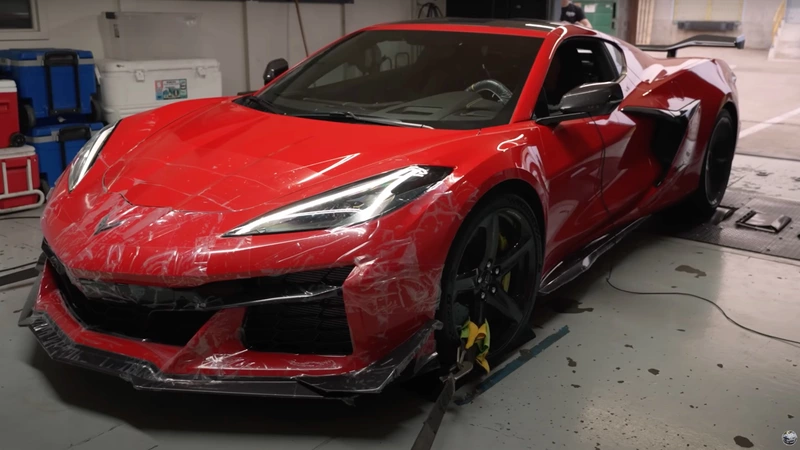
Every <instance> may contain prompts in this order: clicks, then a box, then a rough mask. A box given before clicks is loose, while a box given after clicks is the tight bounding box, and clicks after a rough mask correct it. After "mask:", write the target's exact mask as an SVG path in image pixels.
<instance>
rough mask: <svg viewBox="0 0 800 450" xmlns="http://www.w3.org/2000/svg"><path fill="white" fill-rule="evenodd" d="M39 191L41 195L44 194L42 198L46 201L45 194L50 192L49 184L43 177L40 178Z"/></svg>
mask: <svg viewBox="0 0 800 450" xmlns="http://www.w3.org/2000/svg"><path fill="white" fill-rule="evenodd" d="M39 190H40V191H42V194H44V198H45V199H46V198H47V194H48V193H49V192H50V183H48V182H47V180H45V179H44V177H41V178H40V181H39Z"/></svg>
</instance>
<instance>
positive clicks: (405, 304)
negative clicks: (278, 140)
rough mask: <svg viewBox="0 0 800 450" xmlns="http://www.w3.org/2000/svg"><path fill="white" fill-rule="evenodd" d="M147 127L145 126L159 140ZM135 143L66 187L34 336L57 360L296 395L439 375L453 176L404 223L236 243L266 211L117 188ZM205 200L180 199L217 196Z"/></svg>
mask: <svg viewBox="0 0 800 450" xmlns="http://www.w3.org/2000/svg"><path fill="white" fill-rule="evenodd" d="M146 119H147V116H144V118H139V119H138V120H137V121H136V124H135V126H136V127H137V128H136V129H135V130H133V131H135V132H139V131H145V132H148V133H150V132H153V131H154V130H153V127H155V121H153V122H149V121H148V120H146ZM126 125H127V124H126V123H125V121H123V122H121V125H120V128H122V129H123V130H124V128H123V127H125V126H126ZM130 126H131V125H128V127H130ZM142 128H144V130H142ZM128 131H130V128H129V129H128ZM135 132H128V133H119V137H118V136H117V135H115V136H114V137H115V139H116V140H115V141H114V146H113V148H112V147H111V146H109V147H108V148H106V149H104V150H103V152H102V153H101V155H100V157H99V158H98V159H97V161H96V162H95V163H94V167H93V168H92V170H91V171H89V172H88V175H87V177H86V179H85V180H83V181H81V182H80V184H79V185H78V187H77V188H76V191H75V192H73V193H69V192H68V189H67V187H66V186H65V185H66V183H65V182H61V183H59V184H58V185H57V186H56V187H55V188H54V191H53V195H52V196H51V198H50V201H49V204H48V207H47V209H46V210H45V213H44V215H43V218H42V225H43V233H44V236H45V242H44V244H43V250H44V254H45V255H46V257H47V262H46V264H45V265H44V266H43V272H42V274H41V276H40V280H39V282H37V283H36V286H35V287H34V289H33V291H32V292H31V297H30V299H29V304H28V305H27V307H26V310H25V311H23V313H22V316H21V319H20V325H21V326H29V327H30V328H31V329H32V330H33V332H34V334H35V335H36V337H37V338H38V339H39V341H40V343H41V344H42V346H43V347H44V349H45V350H46V351H47V352H48V354H50V356H51V357H53V358H54V359H57V360H59V361H63V362H67V363H71V364H75V365H79V366H84V367H88V368H92V369H95V370H100V371H103V372H107V373H111V374H115V375H118V376H120V377H122V378H123V379H126V380H128V381H129V382H131V383H132V384H133V385H134V386H135V387H136V388H138V389H150V390H197V391H206V392H222V393H234V394H252V395H265V396H291V397H319V396H324V397H334V398H349V397H352V396H354V395H357V394H362V393H375V392H380V391H381V390H382V389H383V388H384V387H385V386H386V385H387V384H388V383H389V382H391V381H392V380H394V379H395V378H397V377H399V376H401V375H407V374H414V373H416V372H418V371H420V370H422V369H423V368H424V366H427V368H430V367H432V366H431V365H429V363H434V362H435V360H436V358H435V356H436V346H435V342H434V340H433V331H434V330H436V329H440V328H441V323H440V322H438V321H436V320H434V316H435V312H436V308H437V304H438V300H439V295H440V279H441V273H442V270H443V261H444V260H445V256H446V252H447V248H448V245H447V243H446V242H442V240H441V234H442V232H444V233H446V234H452V233H453V232H454V231H455V230H456V229H457V224H458V223H459V222H460V221H461V220H462V218H463V212H462V211H460V210H459V208H460V207H463V204H464V203H463V202H462V201H461V200H459V201H456V200H455V199H454V195H456V194H455V193H454V192H452V190H451V181H452V180H450V179H449V178H448V179H443V180H442V181H441V182H437V183H435V184H434V185H433V186H432V187H431V188H430V189H429V190H428V191H426V192H425V193H424V194H422V195H421V196H420V197H418V198H417V199H416V200H415V201H414V202H413V204H411V205H409V206H408V207H406V208H405V209H404V210H403V214H388V215H385V216H381V217H378V218H376V219H374V220H370V221H366V222H364V223H361V224H356V225H351V226H346V227H337V228H334V229H328V230H315V231H305V232H299V233H288V234H286V233H284V234H274V235H254V236H241V237H227V236H224V235H225V233H227V232H229V231H230V230H232V229H234V228H235V227H236V226H237V225H240V224H241V223H243V222H246V221H247V220H251V219H253V218H254V217H257V216H258V214H257V213H254V212H253V211H252V209H241V210H234V209H233V208H228V209H225V210H223V211H192V210H181V209H177V208H171V207H165V206H145V205H134V204H132V203H131V202H130V201H129V200H128V196H129V194H130V190H133V189H138V190H139V191H141V190H142V189H145V188H147V187H148V185H152V186H154V188H158V186H155V185H154V184H153V182H152V181H147V180H141V179H139V180H132V182H130V183H129V184H128V186H129V188H128V189H125V190H123V189H114V192H112V190H111V189H109V188H108V184H109V180H110V178H111V176H113V174H114V172H115V170H116V169H115V167H116V166H118V165H120V164H132V163H131V162H130V160H128V158H132V157H133V156H132V155H130V156H129V155H125V154H122V156H120V155H119V154H115V150H116V148H121V147H124V146H130V147H134V145H131V139H134V138H130V137H129V136H132V135H135V134H136V133H135ZM114 158H118V159H117V160H116V161H114V163H113V164H108V163H107V161H113V160H114ZM339 161H340V160H339ZM336 163H337V161H333V162H331V163H329V165H330V164H336ZM402 164H403V161H395V162H394V164H393V165H394V166H395V167H397V166H402ZM198 167H200V166H199V165H197V166H195V167H192V168H189V170H190V169H193V168H198ZM320 170H323V171H324V168H322V169H320V168H319V167H315V168H313V169H308V168H306V167H296V168H295V169H294V171H295V172H297V173H298V174H303V173H304V172H305V173H306V175H307V174H308V173H309V172H310V173H319V172H320ZM323 173H324V172H323ZM92 177H95V178H94V179H92ZM118 178H119V177H118ZM247 181H251V182H253V183H256V182H258V180H245V182H247ZM212 183H213V182H212ZM245 184H246V183H245ZM176 185H179V184H177V183H172V184H171V188H172V189H175V186H176ZM78 190H80V191H78ZM468 190H473V191H474V188H470V189H468ZM468 190H464V191H463V194H464V195H466V198H469V197H470V195H474V193H473V192H467V191H468ZM78 192H79V194H80V195H76V193H78ZM196 192H198V191H191V190H188V189H187V191H186V192H177V193H176V195H182V194H187V195H186V196H187V197H191V201H193V202H204V201H206V200H207V201H216V199H211V198H208V197H204V194H203V193H202V191H199V193H196ZM457 205H461V206H457ZM223 209H224V208H223ZM264 209H265V210H269V207H264Z"/></svg>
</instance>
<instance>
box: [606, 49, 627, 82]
mask: <svg viewBox="0 0 800 450" xmlns="http://www.w3.org/2000/svg"><path fill="white" fill-rule="evenodd" d="M606 49H608V54H609V55H610V56H611V61H612V62H613V63H614V66H615V67H616V69H617V77H619V76H620V75H622V74H623V73H625V55H624V54H623V53H622V50H620V49H619V47H617V46H616V45H614V44H612V43H610V42H606Z"/></svg>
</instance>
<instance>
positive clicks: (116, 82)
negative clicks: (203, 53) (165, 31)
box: [97, 58, 222, 123]
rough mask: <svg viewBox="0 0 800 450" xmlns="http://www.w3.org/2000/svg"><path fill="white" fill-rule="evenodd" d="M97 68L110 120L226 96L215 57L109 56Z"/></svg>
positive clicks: (102, 102) (103, 99)
mask: <svg viewBox="0 0 800 450" xmlns="http://www.w3.org/2000/svg"><path fill="white" fill-rule="evenodd" d="M97 70H98V73H99V74H100V90H101V94H102V95H101V96H100V98H101V105H102V106H101V109H102V111H103V119H104V120H105V121H106V122H108V123H114V122H116V121H118V120H120V119H123V118H125V117H128V116H130V115H133V114H136V113H140V112H144V111H148V110H151V109H155V108H158V107H161V106H164V105H166V104H169V103H174V102H179V101H182V100H191V99H198V98H209V97H221V96H222V75H221V74H220V71H219V62H218V61H216V60H214V59H202V58H200V59H173V60H152V61H122V60H116V59H106V60H102V61H98V63H97Z"/></svg>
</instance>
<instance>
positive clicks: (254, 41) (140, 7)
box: [0, 0, 445, 95]
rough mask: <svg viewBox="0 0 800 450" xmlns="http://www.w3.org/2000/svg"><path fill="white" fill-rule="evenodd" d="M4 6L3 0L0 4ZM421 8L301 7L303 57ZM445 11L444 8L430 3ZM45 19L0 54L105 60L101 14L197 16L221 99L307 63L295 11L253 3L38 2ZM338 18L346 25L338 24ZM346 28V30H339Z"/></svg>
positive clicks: (365, 0)
mask: <svg viewBox="0 0 800 450" xmlns="http://www.w3.org/2000/svg"><path fill="white" fill-rule="evenodd" d="M0 1H2V0H0ZM418 1H421V0H356V3H354V4H348V5H345V6H344V8H343V7H342V5H329V4H308V3H305V4H301V5H300V8H301V13H302V16H303V25H304V27H305V31H306V38H307V40H308V46H309V51H310V52H313V51H315V50H317V49H319V48H320V47H322V46H324V45H325V44H327V43H329V42H330V41H332V40H334V39H337V38H339V37H341V36H342V35H343V32H351V31H354V30H357V29H359V28H362V27H364V26H368V25H371V24H374V23H379V22H391V21H397V20H406V19H410V18H411V17H415V16H416V10H417V9H418V6H417V4H418ZM435 1H436V2H437V3H439V4H440V8H442V10H444V3H445V2H444V0H435ZM39 8H40V9H42V10H43V11H44V14H46V18H47V35H48V38H47V39H43V40H41V39H39V40H15V41H0V48H10V47H16V48H31V47H68V48H79V49H85V50H91V51H92V52H93V53H94V55H95V57H96V58H98V59H101V58H103V57H104V51H103V42H102V39H101V34H100V22H99V16H100V13H101V12H105V11H124V12H197V13H201V14H202V20H201V27H202V33H201V35H202V43H201V46H202V48H203V51H204V54H203V56H206V57H210V58H215V59H217V60H219V61H220V64H221V67H222V75H223V77H222V85H223V93H224V94H225V95H233V94H236V93H237V92H240V91H243V90H247V89H255V88H257V87H259V86H260V84H261V75H262V73H263V71H264V67H265V66H266V63H267V61H269V60H272V59H274V58H281V57H283V58H286V59H288V60H289V62H290V63H291V64H295V63H297V62H299V61H300V60H302V58H303V57H304V56H305V50H304V48H303V42H302V39H301V37H300V27H299V24H298V21H297V13H296V12H295V7H294V5H291V4H281V3H263V2H254V1H231V0H227V1H211V0H208V1H196V0H195V1H188V0H39ZM343 18H344V20H342V19H343ZM343 25H344V28H343Z"/></svg>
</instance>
